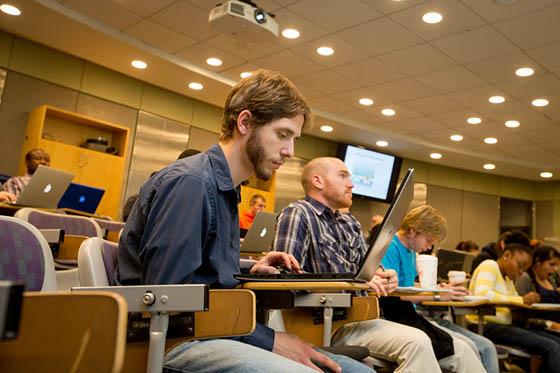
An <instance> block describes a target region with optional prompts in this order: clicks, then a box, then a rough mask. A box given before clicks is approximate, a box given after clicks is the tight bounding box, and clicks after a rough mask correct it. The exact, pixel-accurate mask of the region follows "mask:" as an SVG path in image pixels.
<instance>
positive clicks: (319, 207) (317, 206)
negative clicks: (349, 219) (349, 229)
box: [304, 195, 340, 217]
mask: <svg viewBox="0 0 560 373" xmlns="http://www.w3.org/2000/svg"><path fill="white" fill-rule="evenodd" d="M304 199H305V200H306V201H307V202H309V204H311V208H312V209H313V211H314V212H315V213H316V214H317V215H322V214H323V213H324V212H325V211H326V212H327V213H330V214H331V215H334V216H335V217H338V216H339V215H340V212H339V211H336V212H335V213H333V212H332V210H331V209H330V208H329V207H328V206H327V205H325V204H324V203H322V202H319V201H317V200H316V199H314V198H313V197H310V196H308V195H306V196H305V198H304Z"/></svg>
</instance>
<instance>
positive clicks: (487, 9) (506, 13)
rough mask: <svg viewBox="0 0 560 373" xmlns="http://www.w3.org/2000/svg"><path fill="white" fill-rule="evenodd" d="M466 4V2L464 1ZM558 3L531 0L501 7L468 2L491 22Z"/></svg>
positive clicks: (483, 1) (476, 0)
mask: <svg viewBox="0 0 560 373" xmlns="http://www.w3.org/2000/svg"><path fill="white" fill-rule="evenodd" d="M463 2H464V3H465V1H463ZM554 3H558V0H529V1H518V2H512V4H509V5H500V4H498V3H497V2H496V1H488V0H467V2H466V4H468V6H469V8H471V9H472V10H473V11H474V12H476V13H478V14H479V15H480V16H481V17H482V18H484V19H486V20H487V21H490V22H496V21H500V20H502V19H507V18H512V17H515V16H519V15H522V14H527V13H530V12H532V11H535V10H538V9H541V8H544V7H547V6H550V5H552V4H554Z"/></svg>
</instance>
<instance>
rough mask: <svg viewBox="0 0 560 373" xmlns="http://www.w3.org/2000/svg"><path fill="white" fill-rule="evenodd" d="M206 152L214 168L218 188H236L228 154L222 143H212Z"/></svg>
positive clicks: (226, 189)
mask: <svg viewBox="0 0 560 373" xmlns="http://www.w3.org/2000/svg"><path fill="white" fill-rule="evenodd" d="M206 153H207V154H208V159H209V160H210V164H211V165H212V169H213V170H214V175H216V181H217V183H218V189H220V190H221V191H228V190H235V189H236V188H235V186H234V185H233V180H232V178H231V173H230V171H229V166H228V163H227V160H226V156H225V154H224V151H223V150H222V148H221V147H220V145H218V144H214V145H212V146H211V147H210V149H208V150H207V152H206Z"/></svg>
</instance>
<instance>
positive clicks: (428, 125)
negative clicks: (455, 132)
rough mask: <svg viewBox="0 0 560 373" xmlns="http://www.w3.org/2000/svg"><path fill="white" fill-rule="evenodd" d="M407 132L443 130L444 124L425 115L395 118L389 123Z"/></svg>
mask: <svg viewBox="0 0 560 373" xmlns="http://www.w3.org/2000/svg"><path fill="white" fill-rule="evenodd" d="M391 125H394V126H396V127H399V128H401V129H402V130H404V131H406V132H407V133H422V132H425V131H435V130H438V131H439V130H444V129H445V126H443V125H442V124H441V123H438V122H436V121H435V120H432V119H430V118H427V117H418V118H412V119H405V120H397V121H394V122H392V123H391Z"/></svg>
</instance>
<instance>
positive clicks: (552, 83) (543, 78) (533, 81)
mask: <svg viewBox="0 0 560 373" xmlns="http://www.w3.org/2000/svg"><path fill="white" fill-rule="evenodd" d="M498 88H500V89H502V90H504V92H507V93H509V94H510V95H511V96H513V97H516V98H518V99H519V100H523V101H527V100H529V101H530V100H532V99H533V98H537V97H549V96H552V95H554V94H557V93H560V79H559V78H557V77H556V76H554V75H552V74H542V75H538V76H532V77H529V78H518V79H516V80H515V81H513V82H508V83H502V84H498Z"/></svg>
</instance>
